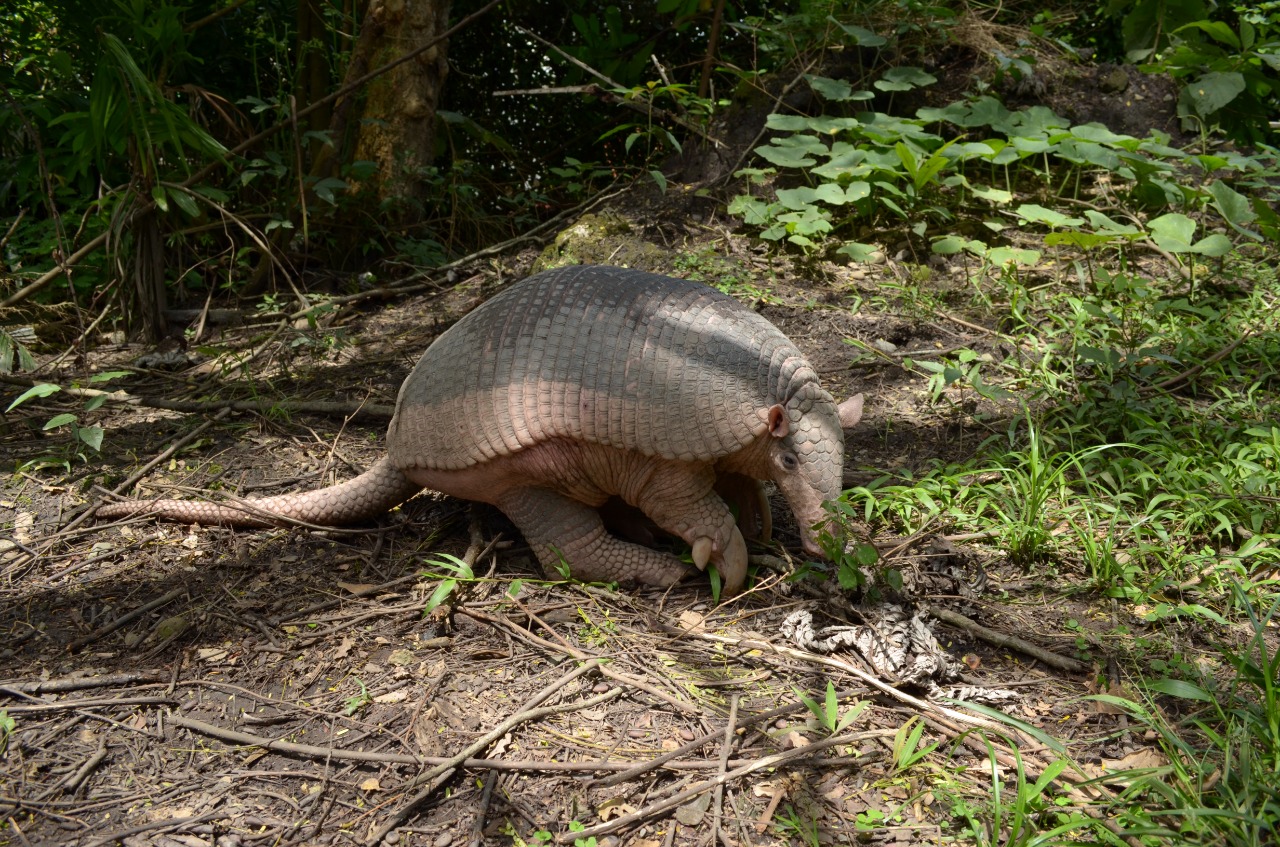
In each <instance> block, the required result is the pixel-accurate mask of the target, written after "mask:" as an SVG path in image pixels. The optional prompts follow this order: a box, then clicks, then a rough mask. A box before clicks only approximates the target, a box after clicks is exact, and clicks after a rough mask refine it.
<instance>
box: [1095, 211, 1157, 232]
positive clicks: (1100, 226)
mask: <svg viewBox="0 0 1280 847" xmlns="http://www.w3.org/2000/svg"><path fill="white" fill-rule="evenodd" d="M1084 216H1085V217H1086V218H1088V219H1089V223H1091V224H1093V228H1094V229H1096V230H1098V232H1104V233H1107V234H1110V235H1123V236H1125V237H1127V238H1134V237H1139V236H1142V235H1145V233H1144V232H1143V231H1142V230H1140V229H1138V228H1137V227H1136V226H1131V225H1129V224H1122V223H1117V222H1116V221H1114V220H1112V219H1111V218H1109V217H1107V216H1106V215H1104V214H1102V212H1096V211H1094V210H1093V209H1089V210H1088V211H1086V212H1085V213H1084Z"/></svg>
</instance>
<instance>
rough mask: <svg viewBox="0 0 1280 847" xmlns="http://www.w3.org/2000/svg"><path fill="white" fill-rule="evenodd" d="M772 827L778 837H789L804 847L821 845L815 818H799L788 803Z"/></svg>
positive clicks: (809, 816) (793, 807)
mask: <svg viewBox="0 0 1280 847" xmlns="http://www.w3.org/2000/svg"><path fill="white" fill-rule="evenodd" d="M773 826H774V828H775V829H776V830H777V831H778V833H779V834H780V835H785V836H789V837H791V838H792V839H795V840H796V841H798V842H799V843H800V844H803V845H805V847H820V845H821V844H822V839H821V837H820V833H819V831H818V820H817V818H815V817H813V816H812V815H808V816H806V817H801V816H800V813H799V812H797V811H796V808H795V806H792V805H791V804H790V803H788V804H787V807H786V809H784V810H783V811H782V813H781V814H779V815H778V816H777V818H776V819H775V820H774V823H773ZM793 843H794V842H793Z"/></svg>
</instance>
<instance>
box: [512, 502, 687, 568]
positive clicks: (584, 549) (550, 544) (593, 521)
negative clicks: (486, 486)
mask: <svg viewBox="0 0 1280 847" xmlns="http://www.w3.org/2000/svg"><path fill="white" fill-rule="evenodd" d="M498 507H499V508H500V509H502V511H503V512H505V513H506V514H507V517H509V518H511V520H512V521H513V522H515V525H516V526H517V527H519V529H520V532H521V533H523V534H524V537H525V540H526V541H528V542H529V546H530V547H532V548H533V551H534V553H535V554H536V555H537V557H538V561H539V562H541V563H542V568H543V570H544V571H545V572H546V574H547V576H548V577H550V578H555V577H556V576H557V574H558V570H559V565H560V564H561V563H562V562H563V563H565V564H567V565H568V566H569V573H570V574H571V575H572V576H573V577H574V578H575V579H581V580H584V581H589V582H629V581H636V582H643V583H647V584H649V585H658V586H663V587H666V586H669V585H675V584H676V583H677V582H679V581H680V580H681V579H683V578H684V577H685V576H687V575H689V573H690V569H689V567H688V566H687V565H685V564H684V563H683V562H681V561H680V560H679V559H677V558H676V557H674V556H669V555H667V554H665V553H659V552H658V551H656V550H650V549H649V548H647V547H641V546H640V545H638V544H631V543H629V542H626V541H620V540H618V539H617V538H614V537H613V536H611V535H609V533H608V532H606V531H605V528H604V523H603V521H601V519H600V515H599V513H598V512H597V511H596V510H595V509H593V508H591V507H590V506H586V505H584V504H582V503H579V502H578V501H576V500H573V499H570V498H568V497H566V496H564V495H563V494H558V493H556V492H554V491H549V490H547V489H544V488H518V489H514V490H512V491H509V492H507V493H506V494H505V495H504V496H503V497H502V498H501V502H500V503H498Z"/></svg>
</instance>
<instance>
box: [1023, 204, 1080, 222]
mask: <svg viewBox="0 0 1280 847" xmlns="http://www.w3.org/2000/svg"><path fill="white" fill-rule="evenodd" d="M1013 213H1014V214H1015V215H1017V216H1018V217H1020V218H1022V219H1023V220H1025V221H1027V222H1028V223H1037V224H1045V225H1046V226H1051V227H1060V226H1080V225H1081V224H1083V223H1084V218H1073V217H1070V216H1068V215H1064V214H1062V213H1061V212H1055V211H1054V210H1053V209H1046V208H1045V207H1044V206H1041V205H1039V204H1037V203H1023V204H1022V205H1020V206H1018V208H1016V209H1014V210H1013Z"/></svg>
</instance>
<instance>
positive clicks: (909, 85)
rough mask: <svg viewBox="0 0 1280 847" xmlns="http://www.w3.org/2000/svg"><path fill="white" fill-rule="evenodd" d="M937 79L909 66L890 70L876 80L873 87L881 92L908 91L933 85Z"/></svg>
mask: <svg viewBox="0 0 1280 847" xmlns="http://www.w3.org/2000/svg"><path fill="white" fill-rule="evenodd" d="M937 81H938V78H937V77H936V76H934V75H933V74H930V73H926V72H925V71H923V70H921V69H920V68H916V67H912V66H910V65H904V66H899V67H895V68H890V69H889V70H887V71H885V74H884V76H882V77H881V78H880V79H878V80H876V82H875V87H876V88H878V89H880V90H881V91H910V90H911V89H913V88H918V87H922V86H926V85H933V84H934V83H935V82H937Z"/></svg>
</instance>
